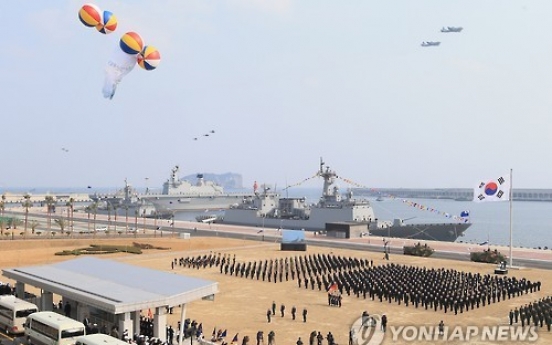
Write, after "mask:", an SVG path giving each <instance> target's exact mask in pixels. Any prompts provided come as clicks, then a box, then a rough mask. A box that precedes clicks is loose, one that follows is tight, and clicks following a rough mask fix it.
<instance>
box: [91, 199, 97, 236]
mask: <svg viewBox="0 0 552 345" xmlns="http://www.w3.org/2000/svg"><path fill="white" fill-rule="evenodd" d="M91 206H92V211H93V212H94V237H96V216H97V215H98V202H97V201H96V202H94V203H93V204H92V205H91Z"/></svg>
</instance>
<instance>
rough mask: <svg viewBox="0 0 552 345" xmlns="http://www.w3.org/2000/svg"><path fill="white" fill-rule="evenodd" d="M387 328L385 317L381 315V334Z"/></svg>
mask: <svg viewBox="0 0 552 345" xmlns="http://www.w3.org/2000/svg"><path fill="white" fill-rule="evenodd" d="M386 328H387V316H386V315H385V314H383V315H382V316H381V330H382V332H383V333H385V329H386Z"/></svg>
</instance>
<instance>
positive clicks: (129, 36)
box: [119, 31, 144, 55]
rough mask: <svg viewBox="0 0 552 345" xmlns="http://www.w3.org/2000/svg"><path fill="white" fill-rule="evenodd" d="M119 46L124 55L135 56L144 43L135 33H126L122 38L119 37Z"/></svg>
mask: <svg viewBox="0 0 552 345" xmlns="http://www.w3.org/2000/svg"><path fill="white" fill-rule="evenodd" d="M119 46H120V47H121V49H122V50H123V51H124V52H125V53H127V54H131V55H136V54H138V53H139V52H140V51H141V50H142V48H143V47H144V43H143V41H142V37H140V35H138V34H137V33H136V32H132V31H131V32H127V33H126V34H124V35H123V37H121V40H120V41H119Z"/></svg>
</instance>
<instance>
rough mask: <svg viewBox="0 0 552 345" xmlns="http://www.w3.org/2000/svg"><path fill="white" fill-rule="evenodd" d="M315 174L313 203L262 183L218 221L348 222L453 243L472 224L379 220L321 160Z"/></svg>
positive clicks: (386, 233) (313, 225)
mask: <svg viewBox="0 0 552 345" xmlns="http://www.w3.org/2000/svg"><path fill="white" fill-rule="evenodd" d="M318 176H319V177H321V178H322V179H323V190H322V196H321V197H320V200H319V201H318V203H316V204H311V205H309V204H308V203H307V200H306V198H280V196H279V195H278V194H277V193H276V192H272V191H271V190H270V188H267V187H266V186H265V187H263V188H262V191H257V190H255V193H254V195H253V196H252V197H248V198H244V199H243V200H242V202H241V203H240V204H238V205H234V206H232V207H231V208H230V209H228V210H226V211H225V212H224V216H223V217H221V218H220V219H218V220H217V222H219V223H222V224H234V225H246V226H257V227H262V228H265V227H266V228H278V229H283V228H286V229H304V230H307V231H323V230H325V229H326V223H340V222H347V223H357V224H365V225H366V232H367V233H369V234H370V235H371V236H382V237H398V238H409V239H417V240H433V241H449V242H454V241H455V240H456V239H457V238H458V237H459V236H462V235H463V233H464V232H465V231H466V229H468V228H469V227H470V226H471V223H468V222H464V223H430V224H405V222H404V221H403V220H402V219H395V220H393V221H385V220H383V221H382V220H379V219H377V218H376V216H375V214H374V210H373V208H372V206H371V205H370V202H369V201H368V200H365V199H354V198H353V193H352V191H350V190H349V191H348V192H347V193H346V195H345V196H343V195H342V194H341V193H340V191H339V187H338V186H337V185H335V184H334V182H335V179H336V178H337V177H338V176H337V174H336V173H335V171H333V170H330V168H329V167H327V166H325V163H324V162H323V161H322V160H320V169H319V171H318Z"/></svg>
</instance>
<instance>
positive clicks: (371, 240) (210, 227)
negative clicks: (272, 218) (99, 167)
mask: <svg viewBox="0 0 552 345" xmlns="http://www.w3.org/2000/svg"><path fill="white" fill-rule="evenodd" d="M20 215H23V210H21V213H20ZM29 216H30V217H33V218H36V219H42V220H43V221H44V219H45V218H47V214H46V213H45V212H37V211H34V212H32V213H29ZM89 222H91V220H89V219H88V215H87V214H85V213H79V214H77V213H75V215H74V227H75V230H76V229H85V228H89ZM95 222H96V228H98V227H103V226H105V227H108V228H109V229H111V230H112V231H113V230H114V228H115V222H114V220H113V219H112V220H111V221H109V220H108V216H107V215H97V216H96V221H95ZM136 226H137V227H138V230H139V232H140V237H144V236H147V235H150V236H154V234H153V233H154V231H155V230H156V229H157V228H159V227H161V228H162V229H163V231H164V232H165V231H173V232H176V233H182V232H188V233H190V234H191V236H217V237H227V238H238V239H246V240H255V241H270V242H279V241H280V239H281V233H280V232H279V231H278V230H276V229H268V228H266V229H263V228H256V227H244V226H235V225H224V224H205V223H199V222H189V221H175V222H174V224H171V223H170V221H167V220H155V219H143V218H141V219H140V218H139V219H138V220H136V219H135V218H134V217H129V220H128V222H127V221H126V219H123V220H121V217H119V218H118V220H117V228H118V229H119V231H124V230H125V229H126V228H127V227H132V228H134V227H136ZM146 230H147V231H146ZM151 230H153V231H151ZM96 235H97V237H98V238H101V237H102V235H103V234H101V233H97V234H96ZM96 235H95V236H96ZM122 235H125V233H123V234H122ZM126 235H127V236H133V234H130V233H126ZM157 235H158V234H157ZM74 236H83V237H85V236H92V234H78V235H77V234H75V235H74ZM103 236H105V235H103ZM305 236H306V243H307V244H308V245H313V246H323V247H331V248H346V249H355V250H365V251H371V252H380V253H383V242H384V241H389V248H390V253H391V254H394V255H396V254H399V255H402V253H403V247H404V246H405V245H414V244H416V243H418V242H420V241H419V240H409V239H402V238H391V239H384V238H382V237H365V238H356V239H349V240H345V239H336V238H329V237H325V236H321V235H316V234H315V233H313V232H307V233H306V235H305ZM422 243H427V244H428V245H429V246H430V247H431V248H433V249H435V253H434V254H433V256H432V257H435V258H441V259H451V260H461V261H469V260H470V252H471V251H482V250H483V249H486V248H487V246H480V245H477V244H468V243H457V242H439V241H422ZM489 248H491V249H492V250H494V249H497V250H498V251H500V252H501V253H502V254H504V255H506V256H508V255H509V248H508V247H499V246H490V247H489ZM512 254H513V255H512V257H513V264H514V266H515V267H516V266H519V267H534V268H542V269H552V250H543V249H530V248H513V249H512Z"/></svg>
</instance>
